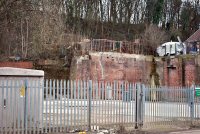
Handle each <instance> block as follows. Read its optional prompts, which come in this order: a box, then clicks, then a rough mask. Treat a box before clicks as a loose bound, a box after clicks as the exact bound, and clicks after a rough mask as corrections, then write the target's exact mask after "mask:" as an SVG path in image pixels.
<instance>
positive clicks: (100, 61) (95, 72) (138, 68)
mask: <svg viewBox="0 0 200 134" xmlns="http://www.w3.org/2000/svg"><path fill="white" fill-rule="evenodd" d="M101 65H102V67H101ZM150 71H151V61H145V60H140V59H137V58H134V56H133V57H123V56H119V57H116V56H113V57H112V56H106V55H103V56H102V57H101V56H98V55H97V56H96V55H93V56H91V60H86V61H85V60H83V61H82V62H79V63H78V65H77V72H76V79H88V78H89V79H92V80H106V81H113V80H126V81H130V82H143V83H148V82H149V77H150ZM148 84H149V83H148Z"/></svg>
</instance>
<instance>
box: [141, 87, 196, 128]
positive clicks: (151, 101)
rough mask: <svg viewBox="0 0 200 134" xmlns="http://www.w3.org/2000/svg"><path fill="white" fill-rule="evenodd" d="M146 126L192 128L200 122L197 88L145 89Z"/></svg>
mask: <svg viewBox="0 0 200 134" xmlns="http://www.w3.org/2000/svg"><path fill="white" fill-rule="evenodd" d="M144 91H145V95H144V98H145V104H144V105H145V106H144V109H145V111H144V126H143V127H148V128H152V127H158V126H167V125H172V126H175V127H186V126H187V127H190V126H193V125H195V123H198V121H199V113H200V107H199V99H198V98H197V97H196V96H195V87H194V86H192V87H185V88H183V87H145V88H144Z"/></svg>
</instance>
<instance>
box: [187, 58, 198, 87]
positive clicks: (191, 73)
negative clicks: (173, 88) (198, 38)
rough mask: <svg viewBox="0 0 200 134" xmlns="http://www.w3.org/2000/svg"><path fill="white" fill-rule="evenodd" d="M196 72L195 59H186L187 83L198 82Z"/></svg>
mask: <svg viewBox="0 0 200 134" xmlns="http://www.w3.org/2000/svg"><path fill="white" fill-rule="evenodd" d="M196 73H197V72H196V66H195V59H189V60H187V61H185V85H188V86H190V85H192V84H194V83H196V79H195V77H196V75H197V74H196Z"/></svg>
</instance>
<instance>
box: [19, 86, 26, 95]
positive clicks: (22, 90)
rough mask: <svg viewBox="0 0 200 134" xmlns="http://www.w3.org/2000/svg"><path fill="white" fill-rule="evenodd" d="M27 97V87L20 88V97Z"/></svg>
mask: <svg viewBox="0 0 200 134" xmlns="http://www.w3.org/2000/svg"><path fill="white" fill-rule="evenodd" d="M24 96H25V86H22V87H21V88H20V97H24Z"/></svg>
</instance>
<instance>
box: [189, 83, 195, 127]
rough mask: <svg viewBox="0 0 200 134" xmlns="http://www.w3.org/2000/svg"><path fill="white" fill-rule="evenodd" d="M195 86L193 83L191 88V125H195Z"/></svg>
mask: <svg viewBox="0 0 200 134" xmlns="http://www.w3.org/2000/svg"><path fill="white" fill-rule="evenodd" d="M194 88H195V86H194V85H192V86H191V88H190V90H189V91H190V102H189V105H190V120H191V126H193V120H194V95H195V94H194Z"/></svg>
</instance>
